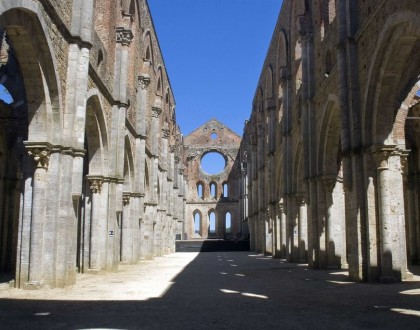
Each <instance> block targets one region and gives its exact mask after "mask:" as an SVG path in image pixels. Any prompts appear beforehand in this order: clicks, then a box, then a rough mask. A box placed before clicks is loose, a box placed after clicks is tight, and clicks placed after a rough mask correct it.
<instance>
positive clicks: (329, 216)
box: [322, 175, 343, 267]
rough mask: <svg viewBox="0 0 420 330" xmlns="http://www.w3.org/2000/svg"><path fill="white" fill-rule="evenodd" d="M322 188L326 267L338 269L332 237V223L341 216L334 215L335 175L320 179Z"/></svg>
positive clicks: (334, 243) (335, 248)
mask: <svg viewBox="0 0 420 330" xmlns="http://www.w3.org/2000/svg"><path fill="white" fill-rule="evenodd" d="M322 180H323V183H324V188H325V193H326V194H325V201H326V203H325V204H326V205H325V208H326V221H325V233H326V234H325V241H326V244H325V248H326V257H327V260H326V261H327V263H326V266H327V267H339V265H340V264H339V263H338V262H337V260H336V254H338V253H340V251H337V247H336V243H337V242H335V237H334V222H335V219H334V218H335V217H338V216H343V215H338V214H334V200H333V191H334V187H335V183H336V176H335V175H325V176H323V177H322Z"/></svg>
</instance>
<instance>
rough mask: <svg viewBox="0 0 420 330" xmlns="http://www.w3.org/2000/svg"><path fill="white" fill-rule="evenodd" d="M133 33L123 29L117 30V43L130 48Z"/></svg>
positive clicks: (118, 28)
mask: <svg viewBox="0 0 420 330" xmlns="http://www.w3.org/2000/svg"><path fill="white" fill-rule="evenodd" d="M133 37H134V35H133V32H131V30H126V29H124V28H123V27H117V28H116V42H117V43H120V44H122V45H123V46H130V44H131V41H132V40H133Z"/></svg>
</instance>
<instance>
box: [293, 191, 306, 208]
mask: <svg viewBox="0 0 420 330" xmlns="http://www.w3.org/2000/svg"><path fill="white" fill-rule="evenodd" d="M295 198H296V203H297V204H298V205H299V206H305V205H306V203H305V193H304V192H301V193H296V195H295Z"/></svg>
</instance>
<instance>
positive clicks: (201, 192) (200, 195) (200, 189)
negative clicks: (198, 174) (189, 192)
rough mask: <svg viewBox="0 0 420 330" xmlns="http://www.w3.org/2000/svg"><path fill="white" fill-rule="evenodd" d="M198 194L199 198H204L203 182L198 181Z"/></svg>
mask: <svg viewBox="0 0 420 330" xmlns="http://www.w3.org/2000/svg"><path fill="white" fill-rule="evenodd" d="M197 195H198V197H199V198H203V197H204V195H203V184H202V183H201V182H198V183H197Z"/></svg>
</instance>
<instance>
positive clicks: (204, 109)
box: [148, 0, 282, 136]
mask: <svg viewBox="0 0 420 330" xmlns="http://www.w3.org/2000/svg"><path fill="white" fill-rule="evenodd" d="M148 2H149V7H150V11H151V13H152V17H153V21H154V24H155V29H156V32H157V35H158V39H159V43H160V47H161V49H162V53H163V57H164V61H165V66H166V70H167V71H168V75H169V79H170V81H171V86H172V90H173V92H174V95H175V100H176V116H177V122H178V125H180V127H181V131H182V133H183V134H184V135H187V134H189V133H190V132H191V131H193V130H194V129H195V128H197V127H199V126H201V125H202V124H204V123H205V122H206V121H208V120H210V119H211V118H217V119H219V120H220V121H221V122H223V123H224V124H226V125H227V126H228V127H229V128H231V129H232V130H233V131H235V132H236V133H237V134H239V135H240V136H242V133H243V127H244V122H245V120H246V119H248V118H249V116H250V114H251V107H252V99H253V97H254V93H255V90H256V87H257V83H258V79H259V76H260V73H261V69H262V65H263V63H264V59H265V56H266V53H267V50H268V46H269V43H270V40H271V37H272V34H273V31H274V27H275V24H276V21H277V17H278V14H279V11H280V7H281V3H282V1H281V0H148Z"/></svg>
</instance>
